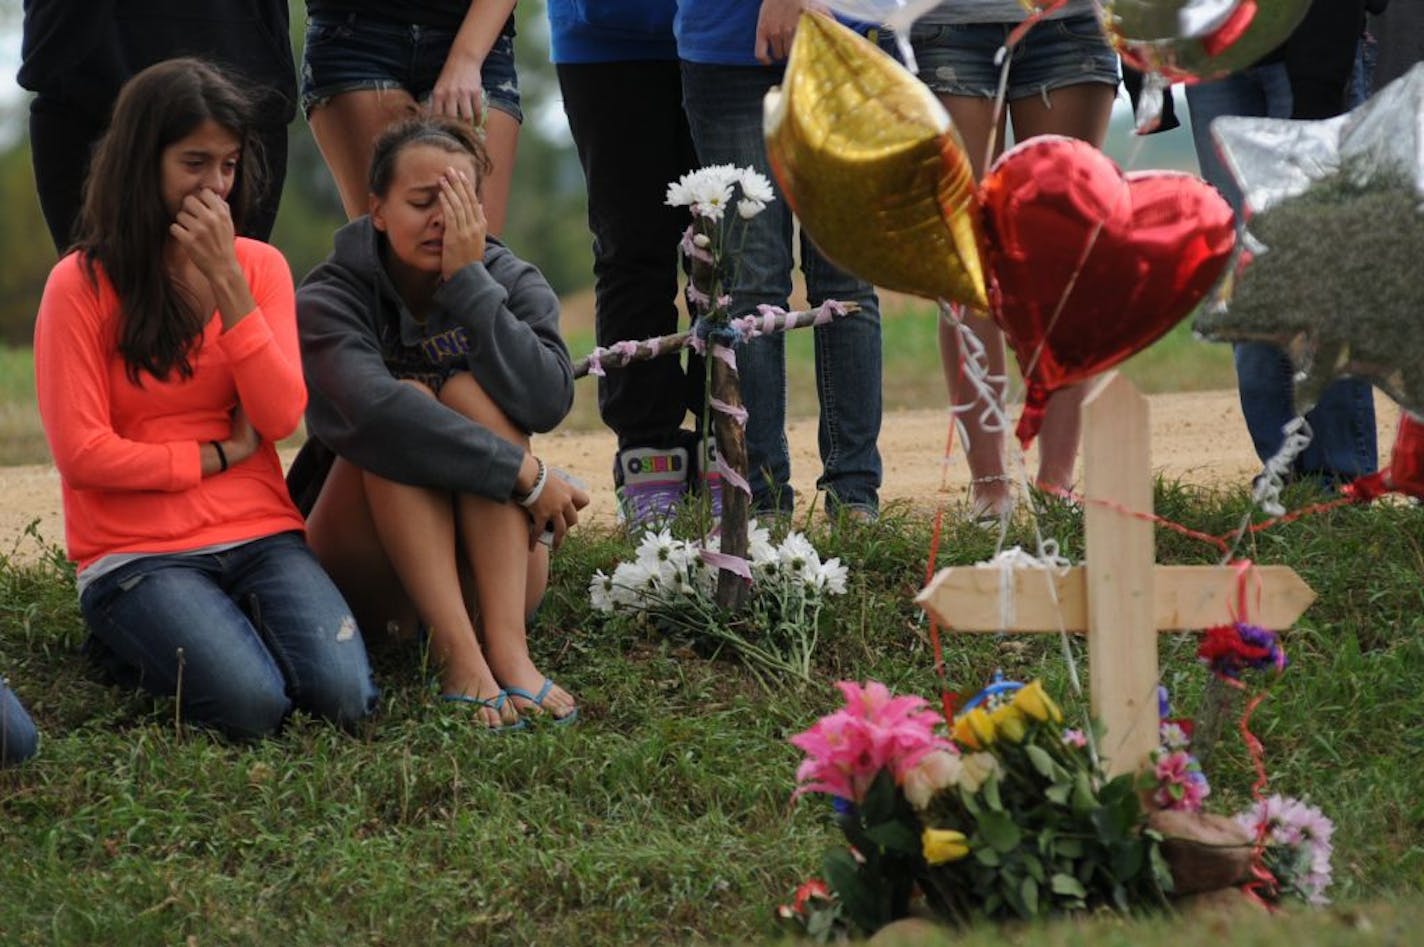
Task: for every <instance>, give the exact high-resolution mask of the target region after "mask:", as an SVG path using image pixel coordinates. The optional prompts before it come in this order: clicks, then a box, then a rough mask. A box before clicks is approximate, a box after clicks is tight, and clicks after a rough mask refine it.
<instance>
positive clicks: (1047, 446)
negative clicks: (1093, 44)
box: [1010, 82, 1116, 488]
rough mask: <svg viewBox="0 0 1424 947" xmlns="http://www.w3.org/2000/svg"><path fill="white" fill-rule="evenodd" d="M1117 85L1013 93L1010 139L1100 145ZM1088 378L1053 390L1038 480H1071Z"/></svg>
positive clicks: (1052, 483)
mask: <svg viewBox="0 0 1424 947" xmlns="http://www.w3.org/2000/svg"><path fill="white" fill-rule="evenodd" d="M1115 94H1116V87H1115V86H1111V85H1108V84H1106V83H1104V82H1093V83H1083V84H1079V85H1069V86H1061V87H1059V88H1055V89H1051V90H1044V91H1043V92H1040V93H1039V94H1037V95H1032V96H1027V97H1024V98H1020V99H1016V100H1015V101H1014V102H1013V103H1012V105H1011V106H1010V112H1011V115H1012V117H1013V123H1014V141H1015V142H1019V141H1025V140H1027V139H1029V138H1033V137H1035V136H1038V135H1064V136H1067V137H1069V138H1078V139H1081V140H1082V141H1086V142H1088V143H1089V144H1090V145H1092V146H1093V147H1094V148H1101V147H1102V144H1103V141H1104V140H1106V138H1107V134H1108V120H1109V118H1111V116H1112V103H1113V97H1114V95H1115ZM1085 394H1087V382H1083V383H1080V384H1077V385H1072V386H1070V387H1068V388H1064V389H1062V390H1061V391H1058V392H1055V393H1054V395H1053V397H1052V398H1051V399H1050V400H1049V402H1048V411H1047V413H1046V414H1045V416H1044V421H1043V428H1042V430H1041V432H1040V433H1039V438H1038V456H1039V460H1038V482H1039V483H1040V484H1043V485H1045V486H1048V487H1063V488H1066V487H1068V486H1069V485H1071V484H1072V482H1073V468H1074V464H1075V463H1076V460H1077V457H1078V435H1079V429H1080V427H1081V413H1080V409H1081V407H1082V404H1083V396H1084V395H1085Z"/></svg>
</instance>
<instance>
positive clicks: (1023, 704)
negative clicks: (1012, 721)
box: [1013, 681, 1063, 723]
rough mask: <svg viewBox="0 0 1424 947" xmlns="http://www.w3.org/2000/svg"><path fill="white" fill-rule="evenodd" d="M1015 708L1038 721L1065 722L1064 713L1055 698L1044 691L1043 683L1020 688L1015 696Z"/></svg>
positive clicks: (1037, 682) (1034, 683) (1039, 682)
mask: <svg viewBox="0 0 1424 947" xmlns="http://www.w3.org/2000/svg"><path fill="white" fill-rule="evenodd" d="M1013 706H1015V707H1017V708H1018V709H1019V710H1021V711H1023V712H1024V713H1026V714H1028V715H1029V716H1030V717H1032V718H1033V719H1035V720H1038V721H1049V720H1051V721H1053V722H1054V723H1062V722H1063V711H1061V710H1059V709H1058V705H1057V704H1055V703H1054V702H1053V698H1052V697H1049V696H1048V692H1047V691H1045V690H1044V689H1043V682H1042V681H1034V682H1033V683H1032V684H1029V685H1027V686H1025V687H1020V688H1019V690H1018V693H1016V694H1014V701H1013Z"/></svg>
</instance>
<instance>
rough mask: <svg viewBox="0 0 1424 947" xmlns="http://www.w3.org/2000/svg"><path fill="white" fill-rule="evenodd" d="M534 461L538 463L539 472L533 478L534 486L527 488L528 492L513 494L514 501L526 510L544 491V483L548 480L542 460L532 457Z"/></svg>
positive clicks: (546, 470)
mask: <svg viewBox="0 0 1424 947" xmlns="http://www.w3.org/2000/svg"><path fill="white" fill-rule="evenodd" d="M534 463H536V464H538V465H539V473H538V475H537V476H536V477H535V478H534V486H532V487H530V488H529V492H528V493H526V494H524V495H523V496H520V495H518V494H515V495H514V501H515V502H516V503H518V504H519V505H520V506H522V507H524V508H525V509H526V510H527V509H529V508H530V507H532V506H533V505H534V504H535V503H537V502H538V501H539V494H541V493H543V492H544V484H546V483H548V482H549V468H548V467H545V466H544V462H543V461H542V460H540V459H539V458H538V457H535V458H534Z"/></svg>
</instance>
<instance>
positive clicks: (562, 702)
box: [499, 657, 578, 720]
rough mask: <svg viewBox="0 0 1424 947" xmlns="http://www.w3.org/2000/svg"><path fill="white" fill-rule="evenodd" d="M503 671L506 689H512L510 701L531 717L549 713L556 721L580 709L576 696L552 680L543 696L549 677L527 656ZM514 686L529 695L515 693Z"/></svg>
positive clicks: (501, 675)
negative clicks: (575, 700) (541, 692)
mask: <svg viewBox="0 0 1424 947" xmlns="http://www.w3.org/2000/svg"><path fill="white" fill-rule="evenodd" d="M502 670H503V671H504V673H502V674H500V675H499V677H500V680H501V681H503V682H504V688H505V690H507V691H509V692H510V694H509V700H510V703H512V704H514V705H515V706H516V707H518V708H519V712H520V713H522V714H528V715H530V716H536V715H538V714H541V713H548V714H551V715H553V717H554V718H555V719H556V720H561V719H563V718H564V717H567V716H568V715H569V714H571V713H573V712H574V711H575V710H577V709H578V704H577V703H575V702H574V698H573V696H572V695H571V694H570V693H569V692H568V691H566V690H564V689H563V688H562V687H560V686H558V685H557V684H554V683H553V682H552V681H549V684H550V687H549V689H548V692H547V693H545V694H544V695H543V697H542V698H540V696H539V694H540V691H543V690H544V684H545V681H548V680H549V679H548V678H546V677H545V676H544V674H543V673H542V672H541V671H540V670H539V669H538V668H536V667H535V666H534V662H533V661H531V660H529V658H528V657H525V658H524V659H523V660H522V661H519V662H517V663H515V664H514V666H512V667H508V668H503V669H502ZM515 688H518V689H519V690H521V691H523V692H524V693H526V694H529V695H530V696H529V697H523V696H520V695H519V694H516V693H515V692H514V690H515ZM531 698H534V699H531ZM536 700H537V702H536Z"/></svg>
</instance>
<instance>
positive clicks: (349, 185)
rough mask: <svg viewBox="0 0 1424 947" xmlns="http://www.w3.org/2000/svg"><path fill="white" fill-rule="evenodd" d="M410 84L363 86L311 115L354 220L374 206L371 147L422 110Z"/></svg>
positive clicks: (319, 143) (318, 140) (323, 152)
mask: <svg viewBox="0 0 1424 947" xmlns="http://www.w3.org/2000/svg"><path fill="white" fill-rule="evenodd" d="M419 111H420V110H419V108H418V107H417V106H416V104H415V99H413V98H411V97H410V93H409V92H406V91H405V90H404V89H363V90H361V91H358V92H343V93H341V94H339V95H334V96H332V97H331V98H330V99H327V100H326V101H325V102H323V103H322V104H320V105H317V106H315V107H313V108H312V110H311V112H310V113H308V115H307V121H308V122H309V123H310V124H311V130H312V137H314V138H315V139H316V145H317V148H319V149H320V150H321V156H322V157H323V158H324V159H326V166H327V167H328V168H330V169H331V176H332V177H333V178H335V179H336V189H337V190H338V191H340V192H341V206H342V207H343V208H344V209H345V211H346V216H347V218H348V219H350V220H355V219H356V218H357V217H360V216H361V215H362V214H364V213H366V211H367V209H368V206H369V197H370V193H371V188H370V183H369V182H370V174H371V151H372V149H373V148H374V147H375V144H376V139H377V138H379V137H380V135H381V132H383V131H385V130H386V129H387V128H389V127H390V126H391V125H392V124H394V123H395V122H398V121H400V120H401V119H404V118H413V117H415V116H416V115H417V114H419Z"/></svg>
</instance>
